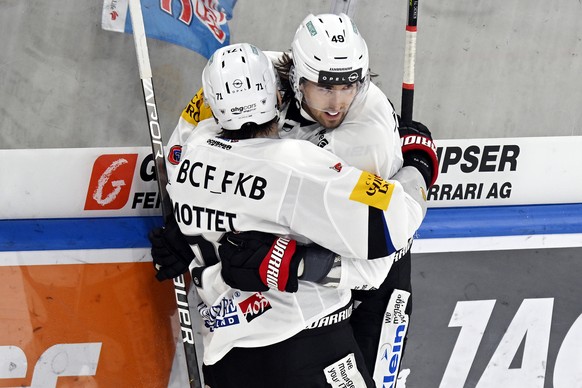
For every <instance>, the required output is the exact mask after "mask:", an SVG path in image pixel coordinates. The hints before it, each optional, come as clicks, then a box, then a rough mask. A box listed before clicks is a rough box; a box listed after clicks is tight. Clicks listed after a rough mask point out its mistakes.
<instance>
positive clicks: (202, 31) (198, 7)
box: [101, 0, 236, 58]
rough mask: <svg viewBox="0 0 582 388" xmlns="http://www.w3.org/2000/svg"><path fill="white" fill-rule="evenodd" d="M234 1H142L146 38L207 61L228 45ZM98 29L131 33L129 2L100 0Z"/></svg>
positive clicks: (127, 0)
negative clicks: (175, 46)
mask: <svg viewBox="0 0 582 388" xmlns="http://www.w3.org/2000/svg"><path fill="white" fill-rule="evenodd" d="M235 4H236V0H141V8H142V13H143V19H144V25H145V31H146V36H147V37H148V38H154V39H160V40H163V41H166V42H170V43H174V44H177V45H179V46H183V47H186V48H189V49H190V50H194V51H196V52H197V53H199V54H201V55H203V56H204V57H206V58H209V57H210V56H211V55H212V53H214V51H216V49H218V48H219V47H222V46H226V45H228V44H230V31H229V29H228V24H227V22H228V20H230V19H231V18H232V10H233V8H234V5H235ZM101 27H102V28H103V29H104V30H108V31H117V32H126V33H132V27H131V17H130V15H129V0H103V13H102V16H101Z"/></svg>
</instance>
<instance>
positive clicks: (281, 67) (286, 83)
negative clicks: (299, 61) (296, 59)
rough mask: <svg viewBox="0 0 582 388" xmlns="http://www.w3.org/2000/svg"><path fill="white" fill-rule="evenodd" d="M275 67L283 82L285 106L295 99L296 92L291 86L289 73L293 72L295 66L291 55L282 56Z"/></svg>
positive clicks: (284, 54)
mask: <svg viewBox="0 0 582 388" xmlns="http://www.w3.org/2000/svg"><path fill="white" fill-rule="evenodd" d="M273 66H275V70H277V73H278V74H279V80H280V81H281V93H282V94H283V104H282V105H283V106H284V105H285V104H286V103H287V102H289V101H291V100H292V99H293V98H294V97H295V92H294V91H293V87H292V86H291V80H289V73H290V72H291V66H293V59H292V58H291V55H289V53H283V56H281V58H279V59H278V60H277V61H276V62H275V63H274V64H273Z"/></svg>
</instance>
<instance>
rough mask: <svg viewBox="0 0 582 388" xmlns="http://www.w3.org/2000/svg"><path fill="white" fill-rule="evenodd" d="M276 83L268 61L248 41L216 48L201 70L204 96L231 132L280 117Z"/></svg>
mask: <svg viewBox="0 0 582 388" xmlns="http://www.w3.org/2000/svg"><path fill="white" fill-rule="evenodd" d="M277 85H278V78H277V75H276V73H275V69H274V68H273V64H272V63H271V60H270V59H269V58H267V56H266V55H265V54H264V53H263V52H262V51H261V50H259V49H258V48H256V47H255V46H253V45H250V44H248V43H237V44H232V45H230V46H225V47H221V48H219V49H218V50H216V51H215V52H214V54H212V56H211V57H210V59H209V60H208V63H207V64H206V67H204V70H203V72H202V87H203V89H204V99H205V100H206V103H207V104H208V105H209V106H210V109H211V110H212V113H213V114H214V117H215V118H216V120H217V121H218V124H219V125H220V126H221V127H222V128H223V129H227V130H231V131H232V130H238V129H241V127H242V126H243V125H244V124H246V123H254V124H257V125H260V124H264V123H267V122H269V121H271V120H273V119H274V118H277V117H279V104H278V100H277Z"/></svg>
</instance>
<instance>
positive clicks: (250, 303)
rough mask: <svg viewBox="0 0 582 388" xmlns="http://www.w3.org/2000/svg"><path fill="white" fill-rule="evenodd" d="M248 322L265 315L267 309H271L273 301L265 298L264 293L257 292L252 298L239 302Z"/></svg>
mask: <svg viewBox="0 0 582 388" xmlns="http://www.w3.org/2000/svg"><path fill="white" fill-rule="evenodd" d="M238 306H239V307H240V309H241V311H242V313H243V314H244V316H245V319H246V320H247V322H250V321H252V320H253V319H255V318H258V317H260V316H261V315H263V314H264V313H265V312H266V311H267V310H270V309H271V303H269V301H268V300H267V298H265V296H264V295H263V294H261V293H260V292H257V293H255V294H253V295H252V296H251V297H250V298H247V299H245V300H243V301H242V302H240V303H239V304H238Z"/></svg>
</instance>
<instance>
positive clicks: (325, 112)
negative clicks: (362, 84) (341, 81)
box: [301, 80, 359, 129]
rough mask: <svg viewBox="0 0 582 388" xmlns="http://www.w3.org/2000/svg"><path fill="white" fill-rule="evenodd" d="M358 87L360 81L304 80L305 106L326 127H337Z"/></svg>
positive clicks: (302, 85)
mask: <svg viewBox="0 0 582 388" xmlns="http://www.w3.org/2000/svg"><path fill="white" fill-rule="evenodd" d="M358 87H359V83H358V82H355V83H351V84H345V85H326V84H318V83H315V82H311V81H308V80H304V81H303V82H302V83H301V91H302V92H303V102H304V105H303V107H304V109H305V110H306V111H307V113H309V115H311V117H313V118H314V119H315V121H317V122H318V123H319V124H321V125H322V126H323V127H324V128H328V129H333V128H337V127H338V126H339V125H340V124H341V123H342V121H344V118H345V117H346V114H347V113H348V109H349V108H350V105H351V104H352V102H353V101H354V97H355V96H356V94H357V93H358Z"/></svg>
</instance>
